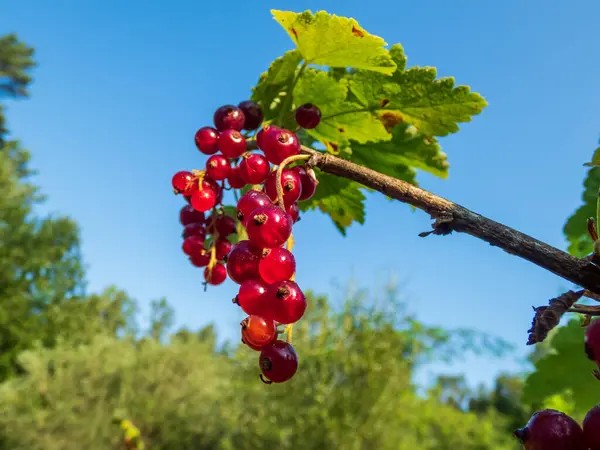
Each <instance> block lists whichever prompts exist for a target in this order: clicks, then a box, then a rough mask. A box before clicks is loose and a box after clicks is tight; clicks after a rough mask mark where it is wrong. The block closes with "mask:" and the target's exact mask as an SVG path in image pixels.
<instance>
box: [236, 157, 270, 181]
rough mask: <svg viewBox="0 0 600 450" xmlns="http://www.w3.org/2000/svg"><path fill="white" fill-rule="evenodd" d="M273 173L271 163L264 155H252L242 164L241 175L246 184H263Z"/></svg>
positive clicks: (245, 158) (243, 160)
mask: <svg viewBox="0 0 600 450" xmlns="http://www.w3.org/2000/svg"><path fill="white" fill-rule="evenodd" d="M269 172H271V166H270V165H269V161H267V158H265V157H264V156H263V155H260V154H258V153H252V154H250V155H248V156H246V157H244V159H242V162H241V163H240V175H241V176H242V178H243V179H244V181H245V182H246V184H262V183H264V182H265V180H266V179H267V176H268V175H269Z"/></svg>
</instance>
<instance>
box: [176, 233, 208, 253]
mask: <svg viewBox="0 0 600 450" xmlns="http://www.w3.org/2000/svg"><path fill="white" fill-rule="evenodd" d="M181 249H182V250H183V253H185V254H186V255H188V256H192V255H195V254H196V253H201V252H202V250H204V238H202V237H201V236H189V237H186V238H185V239H184V240H183V244H182V245H181Z"/></svg>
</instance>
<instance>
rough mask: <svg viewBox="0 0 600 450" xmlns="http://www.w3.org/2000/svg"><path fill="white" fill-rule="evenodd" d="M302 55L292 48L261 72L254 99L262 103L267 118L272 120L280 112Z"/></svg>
mask: <svg viewBox="0 0 600 450" xmlns="http://www.w3.org/2000/svg"><path fill="white" fill-rule="evenodd" d="M300 61H302V55H301V54H300V52H299V51H297V50H290V51H289V52H286V53H285V54H284V55H283V56H280V57H279V58H277V59H276V60H275V61H273V62H272V63H271V65H270V66H269V69H268V70H267V71H266V72H264V73H263V74H261V76H260V78H259V80H258V84H257V85H256V86H255V87H254V88H253V89H252V97H251V98H252V100H253V101H255V102H257V103H258V104H260V105H261V107H262V109H263V112H264V114H265V120H272V119H274V118H275V117H277V115H278V114H279V110H280V109H281V106H282V101H283V98H284V97H285V96H286V95H287V91H288V89H289V86H290V85H291V82H292V80H293V78H294V76H295V75H296V71H297V70H298V65H299V64H300Z"/></svg>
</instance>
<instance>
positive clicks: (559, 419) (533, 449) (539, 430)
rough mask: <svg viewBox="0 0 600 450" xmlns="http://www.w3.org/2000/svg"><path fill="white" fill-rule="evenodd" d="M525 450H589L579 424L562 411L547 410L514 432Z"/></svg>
mask: <svg viewBox="0 0 600 450" xmlns="http://www.w3.org/2000/svg"><path fill="white" fill-rule="evenodd" d="M513 435H514V436H515V437H516V438H517V439H519V441H520V442H521V443H522V444H523V446H524V447H525V450H587V447H586V446H585V444H584V441H583V430H582V429H581V427H580V426H579V424H578V423H577V422H576V421H575V420H574V419H572V418H571V417H569V416H568V415H566V414H565V413H562V412H560V411H556V410H553V409H545V410H543V411H538V412H536V413H534V414H533V416H531V419H529V422H528V423H527V425H526V426H525V427H523V428H519V429H518V430H515V431H514V432H513Z"/></svg>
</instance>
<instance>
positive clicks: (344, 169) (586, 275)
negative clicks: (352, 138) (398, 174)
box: [302, 146, 600, 295]
mask: <svg viewBox="0 0 600 450" xmlns="http://www.w3.org/2000/svg"><path fill="white" fill-rule="evenodd" d="M302 152H303V153H305V154H307V155H311V158H310V160H309V163H310V164H311V165H313V166H316V167H318V168H319V169H321V170H322V171H323V172H327V173H330V174H332V175H337V176H340V177H344V178H347V179H349V180H353V181H356V182H358V183H360V184H362V185H363V186H366V187H369V188H371V189H374V190H376V191H379V192H381V193H383V194H385V195H387V196H388V197H391V198H393V199H396V200H398V201H401V202H403V203H408V204H410V205H413V206H415V207H416V208H419V209H421V210H423V211H425V212H427V213H428V214H430V215H431V217H432V219H434V223H433V225H432V226H433V231H430V232H427V233H422V234H421V236H426V235H428V234H439V235H445V234H449V233H451V232H452V231H457V232H461V233H467V234H470V235H471V236H474V237H476V238H478V239H481V240H483V241H485V242H488V243H489V244H491V245H493V246H496V247H499V248H501V249H503V250H504V251H506V252H508V253H510V254H513V255H515V256H518V257H520V258H523V259H525V260H527V261H530V262H532V263H534V264H536V265H538V266H540V267H542V268H544V269H546V270H548V271H550V272H552V273H554V274H556V275H558V276H560V277H562V278H564V279H565V280H568V281H571V282H572V283H575V284H576V285H578V286H581V287H582V288H585V289H587V290H589V291H591V293H595V294H598V295H600V268H599V267H598V266H596V265H595V264H593V263H592V262H591V261H590V260H589V259H581V258H576V257H574V256H572V255H570V254H568V253H566V252H564V251H562V250H559V249H557V248H555V247H552V246H551V245H548V244H546V243H544V242H542V241H539V240H537V239H535V238H533V237H531V236H528V235H526V234H525V233H521V232H520V231H517V230H515V229H514V228H510V227H508V226H506V225H503V224H501V223H499V222H496V221H494V220H492V219H488V218H487V217H484V216H482V215H480V214H477V213H475V212H473V211H470V210H468V209H467V208H465V207H463V206H460V205H458V204H456V203H454V202H451V201H450V200H446V199H445V198H442V197H439V196H437V195H435V194H432V193H431V192H428V191H426V190H424V189H421V188H418V187H416V186H413V185H411V184H410V183H407V182H405V181H402V180H398V179H396V178H393V177H390V176H387V175H383V174H381V173H379V172H376V171H374V170H371V169H368V168H366V167H362V166H360V165H357V164H354V163H352V162H350V161H346V160H344V159H341V158H337V157H335V156H333V155H330V154H327V153H322V152H318V151H315V150H313V149H310V148H308V147H304V146H303V147H302Z"/></svg>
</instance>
